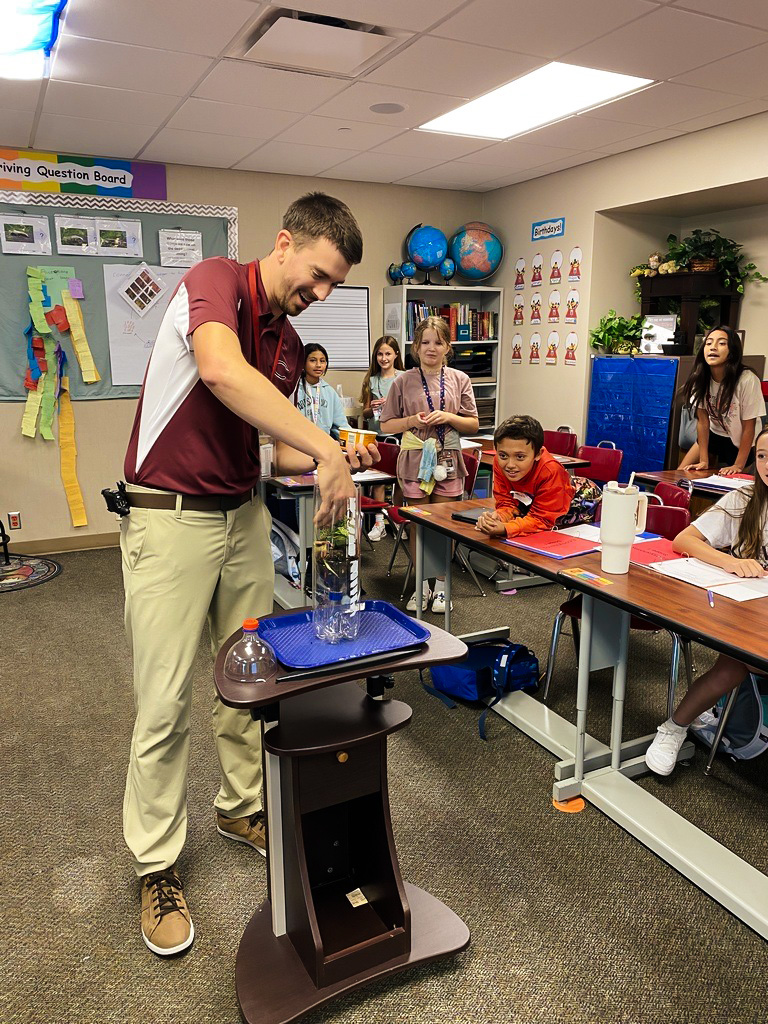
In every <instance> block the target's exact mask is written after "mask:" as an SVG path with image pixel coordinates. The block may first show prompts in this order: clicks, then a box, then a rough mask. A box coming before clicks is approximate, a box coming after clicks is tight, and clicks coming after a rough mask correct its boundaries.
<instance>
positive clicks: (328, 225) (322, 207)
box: [283, 192, 363, 266]
mask: <svg viewBox="0 0 768 1024" xmlns="http://www.w3.org/2000/svg"><path fill="white" fill-rule="evenodd" d="M283 228H284V229H285V230H286V231H290V232H291V235H293V240H294V242H295V243H296V247H297V248H300V247H301V246H302V245H306V243H307V242H315V241H317V240H318V239H319V238H326V239H327V240H328V241H329V242H330V243H331V244H332V245H335V246H336V248H337V249H338V250H339V252H340V253H341V255H342V256H343V257H344V259H345V260H346V262H347V263H349V265H350V266H353V265H354V264H355V263H360V261H361V260H362V258H363V236H362V234H361V232H360V227H359V226H358V223H357V221H356V220H355V218H354V217H353V216H352V211H351V210H350V209H349V207H348V206H347V205H346V203H342V201H341V200H340V199H334V197H333V196H328V195H326V194H325V193H324V192H307V194H306V195H303V196H301V197H300V198H299V199H296V200H294V202H292V203H291V205H290V206H289V207H288V209H287V210H286V211H285V214H284V215H283Z"/></svg>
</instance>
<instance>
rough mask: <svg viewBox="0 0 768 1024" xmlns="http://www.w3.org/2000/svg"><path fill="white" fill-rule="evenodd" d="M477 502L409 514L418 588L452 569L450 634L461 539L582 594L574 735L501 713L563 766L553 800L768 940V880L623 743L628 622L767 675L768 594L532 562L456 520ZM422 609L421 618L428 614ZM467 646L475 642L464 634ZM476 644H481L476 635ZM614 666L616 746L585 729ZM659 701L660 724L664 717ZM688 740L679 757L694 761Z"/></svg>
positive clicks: (639, 570)
mask: <svg viewBox="0 0 768 1024" xmlns="http://www.w3.org/2000/svg"><path fill="white" fill-rule="evenodd" d="M488 504H489V503H488V502H480V501H469V502H461V503H454V502H451V503H446V504H439V505H430V506H429V511H430V512H431V513H432V514H431V515H429V516H425V515H418V514H416V513H414V512H413V511H408V510H406V509H403V515H404V516H405V517H406V518H408V519H409V520H411V521H412V522H413V523H414V524H415V525H416V530H417V534H416V592H417V593H419V587H420V586H421V582H422V580H423V578H424V576H432V575H435V570H436V569H437V570H438V571H439V572H440V573H441V574H442V572H443V571H445V570H446V568H447V569H448V571H447V572H446V586H445V591H446V599H447V600H446V616H445V618H446V629H450V610H449V609H450V604H449V602H450V575H449V574H450V550H451V542H452V541H461V543H463V544H467V545H468V546H470V547H477V548H479V549H480V550H483V551H486V552H492V553H493V555H494V556H495V557H498V558H500V559H503V560H505V561H509V562H511V563H512V564H514V565H519V566H521V567H523V568H525V569H529V570H531V571H533V572H536V573H538V574H539V575H541V576H545V577H547V578H548V579H551V580H552V581H553V582H557V583H560V584H561V585H562V586H563V587H566V588H568V589H572V590H576V591H578V592H580V593H581V594H582V595H583V610H582V620H581V642H580V657H579V668H578V686H577V695H576V716H577V718H576V725H575V727H574V726H573V725H571V724H570V723H569V722H567V721H565V719H563V718H561V717H560V716H559V715H556V714H554V713H553V712H552V711H550V710H549V709H548V708H547V707H546V706H545V705H543V704H541V703H540V702H539V701H537V700H534V698H532V697H530V696H528V695H526V694H524V693H521V692H518V693H511V694H507V695H506V696H505V697H504V698H503V699H502V701H501V702H500V703H499V704H497V705H495V707H494V711H496V712H497V713H498V714H500V715H501V716H502V717H504V718H506V719H507V720H508V721H510V722H511V723H512V724H513V725H515V726H516V727H517V728H518V729H520V730H521V731H522V732H524V733H526V735H528V736H530V737H531V738H532V739H535V740H536V741H537V742H538V743H540V744H541V745H542V746H543V747H546V749H548V750H549V751H551V752H552V753H554V754H555V755H556V756H557V757H559V758H560V761H559V763H558V764H557V765H556V766H555V784H554V788H553V795H554V797H555V798H556V799H558V800H565V799H568V798H570V797H574V796H577V795H581V796H583V797H585V798H586V799H587V800H589V801H590V803H592V804H594V805H595V806H596V807H597V808H598V809H599V810H601V811H602V812H603V813H604V814H606V815H607V816H608V817H610V818H611V819H612V820H613V821H615V822H616V823H617V824H619V825H621V826H622V827H623V828H625V829H626V830H627V831H628V832H630V833H631V834H632V835H633V836H634V837H635V838H636V839H638V840H639V841H640V842H641V843H643V844H644V845H645V846H647V847H648V848H649V849H651V850H652V851H653V852H654V853H656V854H657V855H658V856H659V857H661V858H662V859H664V860H666V861H667V862H668V863H669V864H671V865H672V866H673V867H675V868H676V869H677V870H678V871H680V872H681V874H683V875H685V876H686V877H687V878H689V879H690V880H691V881H692V882H694V883H695V884H696V885H698V886H699V887H700V888H701V889H703V890H704V891H705V892H707V893H709V895H710V896H712V897H713V898H714V899H716V900H717V901H718V902H719V903H721V904H722V905H723V906H724V907H726V908H727V909H728V910H729V911H731V913H733V914H735V915H736V916H737V917H739V918H740V919H741V920H742V921H744V922H745V923H746V924H748V925H749V926H750V927H751V928H754V929H755V931H757V932H758V933H759V934H760V935H762V936H763V937H764V938H768V878H767V877H766V876H765V875H763V874H762V873H761V872H759V871H757V870H756V869H755V868H753V867H752V866H751V865H749V864H747V863H746V862H745V861H743V860H741V859H740V858H739V857H737V856H736V855H735V854H733V853H732V852H731V851H730V850H728V849H726V848H725V847H724V846H722V845H721V844H719V843H717V842H715V841H714V840H713V839H712V838H711V837H710V836H708V835H707V834H706V833H705V832H703V831H701V830H700V829H698V828H696V827H695V826H694V825H692V824H691V823H690V822H688V821H686V819H685V818H683V817H682V816H680V815H678V814H676V813H675V812H674V811H672V810H670V809H669V808H668V807H666V806H665V805H664V804H663V803H661V801H659V800H657V799H656V798H655V797H654V796H653V795H652V793H650V792H647V791H646V790H644V789H641V788H640V787H639V786H637V785H635V783H634V782H633V781H632V780H633V779H634V778H636V777H637V776H639V775H642V774H645V773H646V772H647V771H648V769H647V767H646V765H645V760H644V753H645V750H646V748H647V747H648V745H649V743H650V741H651V740H652V739H653V736H652V735H651V736H642V737H639V738H638V739H634V740H629V741H625V740H623V738H622V718H623V706H624V693H625V687H626V676H627V649H628V641H629V620H630V616H631V615H632V614H634V615H639V616H641V617H643V618H647V619H652V620H653V621H654V622H658V623H659V624H660V625H663V626H665V627H667V628H669V629H671V630H674V631H675V632H677V633H680V634H683V635H684V636H687V637H689V638H690V639H691V640H696V641H697V642H699V643H702V644H704V645H705V646H707V647H710V648H713V649H714V650H716V651H720V652H722V653H724V654H730V655H731V656H732V657H734V658H738V659H740V660H742V661H746V662H748V663H750V664H752V665H755V666H756V667H757V668H759V669H762V670H768V631H767V630H766V629H765V622H766V615H767V614H768V598H761V599H758V600H756V601H747V602H744V603H741V604H737V603H735V602H732V601H729V600H728V599H726V598H719V597H718V598H716V599H715V607H714V608H710V606H709V602H708V600H707V593H706V591H705V590H702V589H699V588H698V587H693V586H691V585H689V584H686V583H682V582H680V581H677V580H672V579H669V578H668V577H665V576H662V575H661V574H659V573H655V572H653V571H652V570H650V569H646V568H643V567H642V566H635V565H630V570H629V572H628V573H627V574H626V575H623V576H608V575H607V574H605V573H603V572H602V570H601V568H600V555H599V553H593V554H589V555H583V556H579V557H577V558H571V559H565V560H561V561H558V560H556V559H552V558H548V557H547V556H544V555H536V554H529V553H528V552H526V551H524V550H523V549H522V548H514V547H511V546H510V545H508V544H505V543H503V542H502V541H497V540H494V539H491V538H488V537H484V536H483V535H482V534H480V533H479V532H478V531H477V530H475V528H474V526H470V525H467V524H463V523H458V522H456V521H455V520H452V519H451V512H453V511H456V510H457V509H458V508H465V507H466V508H471V507H476V506H479V505H488ZM571 567H578V568H581V569H585V570H587V571H589V572H592V573H595V574H597V575H599V576H603V577H604V578H606V579H610V580H611V584H610V585H609V586H607V587H604V588H601V587H599V586H595V585H594V584H590V583H588V582H583V581H580V580H578V579H573V578H572V577H570V576H564V575H562V569H564V568H571ZM420 614H421V613H420V612H417V617H418V616H420ZM466 639H469V638H466ZM473 639H474V638H473ZM601 668H613V714H612V722H611V739H610V745H609V746H605V745H604V744H602V743H599V742H598V741H597V740H596V739H594V737H592V736H590V735H589V734H588V733H587V706H588V695H589V674H590V672H591V671H594V670H596V669H601ZM663 703H664V702H663V700H660V701H659V721H661V719H662V718H663V716H664V708H663ZM692 751H693V746H692V744H691V743H690V742H689V741H687V742H686V744H685V745H684V746H683V749H682V750H681V753H680V758H681V759H685V758H687V757H690V755H691V753H692Z"/></svg>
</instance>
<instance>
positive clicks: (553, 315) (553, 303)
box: [547, 291, 560, 324]
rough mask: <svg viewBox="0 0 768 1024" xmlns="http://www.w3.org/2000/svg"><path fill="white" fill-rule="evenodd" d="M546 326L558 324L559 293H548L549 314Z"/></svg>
mask: <svg viewBox="0 0 768 1024" xmlns="http://www.w3.org/2000/svg"><path fill="white" fill-rule="evenodd" d="M547 323H548V324H559V323H560V292H558V291H553V292H550V293H549V313H548V314H547Z"/></svg>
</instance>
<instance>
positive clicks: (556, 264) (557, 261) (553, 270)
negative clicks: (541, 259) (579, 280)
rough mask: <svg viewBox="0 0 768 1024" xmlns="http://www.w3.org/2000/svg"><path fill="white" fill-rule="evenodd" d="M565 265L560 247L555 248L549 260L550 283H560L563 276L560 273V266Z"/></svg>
mask: <svg viewBox="0 0 768 1024" xmlns="http://www.w3.org/2000/svg"><path fill="white" fill-rule="evenodd" d="M562 265H563V254H562V252H561V251H560V250H559V249H555V251H554V252H553V253H552V256H551V257H550V260H549V266H550V271H549V283H550V284H560V282H561V281H562V276H561V274H560V268H561V267H562Z"/></svg>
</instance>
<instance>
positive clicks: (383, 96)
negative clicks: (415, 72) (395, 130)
mask: <svg viewBox="0 0 768 1024" xmlns="http://www.w3.org/2000/svg"><path fill="white" fill-rule="evenodd" d="M376 103H399V104H401V105H402V106H403V107H405V109H404V110H402V111H401V112H400V113H396V114H377V113H375V112H374V111H372V110H370V109H369V108H370V107H371V106H372V105H374V104H376ZM462 103H464V98H463V97H461V96H438V95H437V93H433V92H416V90H414V89H396V88H395V87H394V86H391V85H376V84H374V83H373V82H356V83H355V84H354V85H352V86H350V88H349V89H346V90H345V91H344V92H342V93H339V95H338V96H334V97H333V99H331V100H329V101H328V102H327V103H324V104H323V105H322V107H318V108H317V110H315V111H314V113H315V114H320V115H321V116H322V117H349V118H352V120H353V121H370V122H371V123H372V124H387V125H398V126H399V127H401V128H415V127H416V126H418V125H420V124H424V122H425V121H431V120H432V118H434V117H439V116H440V114H445V113H447V112H448V111H449V110H454V109H455V108H456V107H459V106H461V104H462Z"/></svg>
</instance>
